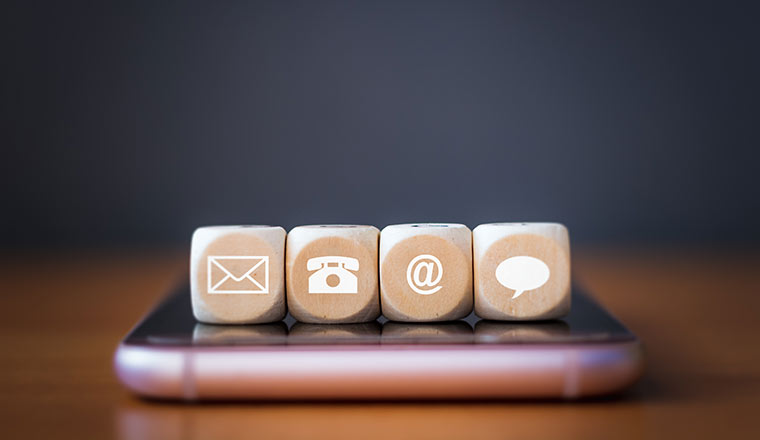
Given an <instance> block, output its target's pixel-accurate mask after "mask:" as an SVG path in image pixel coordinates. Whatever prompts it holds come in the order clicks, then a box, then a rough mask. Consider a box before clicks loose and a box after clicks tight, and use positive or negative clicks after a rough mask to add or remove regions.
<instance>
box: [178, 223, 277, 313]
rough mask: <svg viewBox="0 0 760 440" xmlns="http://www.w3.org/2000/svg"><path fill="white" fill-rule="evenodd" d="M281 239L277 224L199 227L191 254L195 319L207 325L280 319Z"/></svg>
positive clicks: (191, 284) (191, 290)
mask: <svg viewBox="0 0 760 440" xmlns="http://www.w3.org/2000/svg"><path fill="white" fill-rule="evenodd" d="M285 235H286V234H285V230H284V229H283V228H281V227H279V226H259V225H250V226H209V227H203V228H198V229H197V230H196V231H195V233H194V234H193V242H192V249H191V252H190V292H191V298H192V304H193V314H194V315H195V318H196V319H197V320H198V321H201V322H205V323H210V324H256V323H266V322H273V321H278V320H281V319H282V318H284V317H285V313H286V312H287V310H286V306H285V270H284V265H285V264H284V262H285Z"/></svg>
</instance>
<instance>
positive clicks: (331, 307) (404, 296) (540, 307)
mask: <svg viewBox="0 0 760 440" xmlns="http://www.w3.org/2000/svg"><path fill="white" fill-rule="evenodd" d="M190 259H191V262H190V285H191V295H192V304H193V313H194V315H195V317H196V319H198V320H199V321H201V322H205V323H213V324H254V323H267V322H275V321H279V320H281V319H283V318H284V317H285V314H286V313H287V312H288V311H290V314H291V315H292V316H293V317H294V318H295V319H297V320H299V321H302V322H307V323H360V322H369V321H373V320H375V319H377V318H378V317H379V316H380V314H381V313H382V314H383V315H384V316H385V317H386V318H388V319H390V320H393V321H403V322H431V321H450V320H455V319H459V318H462V317H465V316H467V315H468V314H470V313H471V312H472V311H473V307H474V311H475V313H476V314H477V315H478V316H480V317H481V318H486V319H495V320H506V321H525V320H543V319H553V318H559V317H562V316H564V315H565V314H567V313H568V312H569V310H570V284H571V282H570V243H569V238H568V233H567V229H566V228H565V227H564V226H563V225H561V224H558V223H489V224H483V225H480V226H478V227H476V228H475V229H474V230H472V231H471V230H470V229H469V228H468V227H467V226H465V225H462V224H455V223H438V224H432V223H415V224H403V225H391V226H387V227H385V228H384V229H383V230H382V231H379V230H378V229H377V228H375V227H374V226H364V225H311V226H298V227H296V228H293V229H292V230H291V231H290V232H289V233H287V234H286V232H285V230H284V229H283V228H281V227H279V226H210V227H203V228H199V229H197V230H196V231H195V233H194V234H193V240H192V250H191V258H190Z"/></svg>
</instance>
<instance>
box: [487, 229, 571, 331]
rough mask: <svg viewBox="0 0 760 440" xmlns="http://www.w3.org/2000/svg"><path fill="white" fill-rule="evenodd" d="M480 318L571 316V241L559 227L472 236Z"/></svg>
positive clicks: (532, 318)
mask: <svg viewBox="0 0 760 440" xmlns="http://www.w3.org/2000/svg"><path fill="white" fill-rule="evenodd" d="M472 236H473V254H474V260H475V264H474V274H475V313H476V314H477V315H478V316H480V317H481V318H487V319H497V320H515V321H521V320H539V319H552V318H559V317H562V316H564V315H566V314H567V313H568V312H569V311H570V241H569V238H568V233H567V229H566V228H565V227H564V226H563V225H561V224H558V223H490V224H484V225H480V226H478V227H477V228H475V230H474V231H473V233H472Z"/></svg>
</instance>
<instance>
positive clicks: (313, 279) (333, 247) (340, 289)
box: [285, 225, 380, 324]
mask: <svg viewBox="0 0 760 440" xmlns="http://www.w3.org/2000/svg"><path fill="white" fill-rule="evenodd" d="M378 236H379V231H378V229H377V228H376V227H374V226H362V225H312V226H298V227H296V228H293V229H292V230H291V231H290V233H289V234H288V243H287V252H286V257H285V268H286V269H285V270H286V273H287V277H286V278H287V286H288V288H287V296H288V308H289V310H290V314H291V315H293V317H294V318H296V319H297V320H299V321H302V322H308V323H317V324H318V323H359V322H367V321H373V320H375V319H377V317H378V316H380V299H379V294H378V276H377V249H378V243H377V242H378Z"/></svg>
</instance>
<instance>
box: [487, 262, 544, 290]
mask: <svg viewBox="0 0 760 440" xmlns="http://www.w3.org/2000/svg"><path fill="white" fill-rule="evenodd" d="M496 280H497V281H498V282H499V283H500V284H501V285H502V286H504V287H506V288H507V289H512V290H514V291H515V294H514V295H512V299H515V298H517V297H518V296H520V295H522V294H523V292H525V291H526V290H533V289H538V288H539V287H541V286H543V285H544V284H546V282H547V281H549V266H547V265H546V263H544V262H543V261H541V260H539V259H538V258H533V257H528V256H525V255H521V256H519V257H512V258H507V259H506V260H504V261H502V262H501V263H499V265H498V266H497V267H496Z"/></svg>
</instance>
